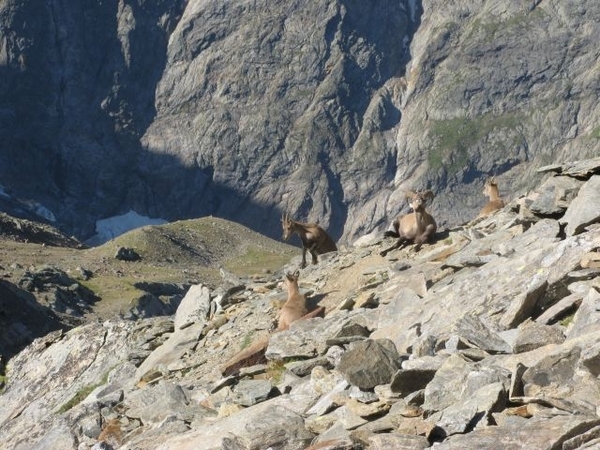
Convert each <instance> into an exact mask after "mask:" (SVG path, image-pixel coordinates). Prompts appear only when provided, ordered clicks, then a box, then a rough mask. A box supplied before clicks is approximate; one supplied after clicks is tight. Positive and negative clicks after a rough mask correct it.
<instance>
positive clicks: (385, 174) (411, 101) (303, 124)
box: [0, 0, 600, 242]
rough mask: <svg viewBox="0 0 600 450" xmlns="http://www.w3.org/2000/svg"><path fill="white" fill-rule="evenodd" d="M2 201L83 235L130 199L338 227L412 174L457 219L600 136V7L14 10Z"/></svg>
mask: <svg viewBox="0 0 600 450" xmlns="http://www.w3.org/2000/svg"><path fill="white" fill-rule="evenodd" d="M0 24H1V27H0V37H1V39H0V76H1V77H2V80H3V84H2V85H1V86H0V149H1V151H0V206H2V208H3V209H4V210H5V211H12V212H15V213H19V214H21V215H24V214H30V217H32V216H33V215H37V217H44V218H46V219H48V220H55V221H56V222H55V223H56V224H57V225H58V226H59V227H61V228H62V229H63V230H66V231H68V233H70V234H75V235H76V236H77V237H79V238H80V239H85V238H88V237H89V236H91V235H92V234H93V233H94V223H95V220H97V219H101V218H104V217H107V216H113V215H117V214H122V213H126V212H128V211H130V210H135V211H136V212H137V213H139V214H142V215H144V216H149V217H162V218H165V219H168V220H171V221H172V220H175V219H182V218H190V217H200V216H205V215H209V214H213V215H216V216H220V217H225V218H228V219H233V220H235V221H237V222H239V223H243V224H245V225H248V226H250V227H251V228H253V229H254V230H260V231H261V232H262V233H264V234H267V235H269V236H271V237H274V236H276V235H277V234H278V218H279V217H280V215H281V212H282V210H287V211H289V212H290V213H291V214H292V215H296V216H299V217H300V218H301V219H307V220H319V221H320V222H321V223H322V224H323V225H325V226H327V227H328V228H329V229H330V231H331V233H332V234H333V236H334V237H335V238H336V240H342V241H347V242H351V241H352V240H353V239H354V238H356V237H358V236H360V235H362V234H364V233H366V232H369V231H372V230H374V229H381V228H384V227H385V226H386V224H387V223H388V222H389V218H390V217H391V216H393V215H395V214H397V213H398V212H399V211H400V210H402V209H403V208H405V207H406V202H405V201H404V198H403V192H404V190H405V189H406V188H411V189H422V188H425V187H428V188H432V189H433V190H434V191H435V192H436V193H437V194H438V200H437V201H436V202H435V203H434V205H433V210H434V211H435V212H437V213H440V214H438V215H439V216H440V217H442V219H441V220H442V221H443V223H444V224H446V225H456V224H460V223H464V222H465V220H466V218H468V217H471V216H472V214H473V212H474V211H476V210H477V208H478V207H479V206H480V205H479V204H478V201H479V197H478V195H474V194H477V193H478V192H479V190H480V189H481V186H482V184H483V182H484V178H486V177H487V176H488V175H497V176H498V178H499V181H500V183H501V188H502V190H503V194H504V195H505V196H508V197H510V198H516V197H518V195H520V194H523V193H524V192H526V190H527V189H528V188H531V187H532V186H533V185H535V183H536V181H537V180H536V179H535V177H534V176H533V175H534V173H535V169H536V168H537V167H539V166H540V165H543V164H547V163H550V162H553V161H560V160H569V159H578V158H579V159H583V158H586V157H591V156H593V155H595V154H597V153H598V148H599V143H600V131H599V128H598V123H599V116H598V114H599V113H598V108H596V105H597V104H598V92H599V89H598V83H599V81H598V77H597V75H596V72H597V69H598V62H597V61H598V51H597V42H598V41H599V39H600V25H599V24H600V5H599V4H597V2H590V1H585V0H577V1H575V2H570V3H569V4H568V5H565V4H564V2H561V1H560V0H542V1H540V0H535V1H534V0H532V1H527V2H511V3H509V4H507V3H506V2H504V1H501V0H488V1H486V2H483V3H482V2H480V1H471V0H460V1H453V2H448V1H440V0H402V1H389V0H386V1H381V2H377V3H376V4H371V3H369V2H360V1H339V0H328V1H325V2H299V1H292V0H290V1H286V2H278V3H277V4H274V3H273V2H270V1H268V0H251V1H250V0H245V1H241V2H206V1H201V0H189V1H183V0H178V1H162V0H156V1H153V2H147V1H144V2H142V1H139V0H119V1H117V0H112V1H105V2H100V3H94V4H89V5H88V4H77V5H71V4H70V3H68V2H65V1H62V0H51V1H41V0H36V1H28V2H26V1H23V0H9V1H5V2H3V3H2V4H1V5H0Z"/></svg>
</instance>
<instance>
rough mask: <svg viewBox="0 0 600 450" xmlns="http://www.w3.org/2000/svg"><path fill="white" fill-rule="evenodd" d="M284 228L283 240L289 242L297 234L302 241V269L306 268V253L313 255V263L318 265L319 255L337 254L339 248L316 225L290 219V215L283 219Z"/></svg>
mask: <svg viewBox="0 0 600 450" xmlns="http://www.w3.org/2000/svg"><path fill="white" fill-rule="evenodd" d="M281 225H282V227H283V240H284V241H287V240H288V239H289V238H290V236H291V235H292V234H294V233H296V234H297V235H298V236H300V240H301V241H302V264H301V266H300V267H301V268H302V269H304V268H305V267H306V251H307V250H308V251H309V252H310V254H311V255H312V263H313V264H316V263H317V255H321V254H323V253H328V252H335V251H336V250H337V246H336V245H335V242H333V239H331V238H330V237H329V235H328V234H327V232H326V231H325V230H324V229H323V228H321V227H320V226H319V225H317V224H316V223H302V222H296V221H294V220H292V219H290V216H289V215H288V214H284V215H283V216H282V217H281Z"/></svg>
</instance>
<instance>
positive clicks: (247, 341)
mask: <svg viewBox="0 0 600 450" xmlns="http://www.w3.org/2000/svg"><path fill="white" fill-rule="evenodd" d="M253 338H254V330H252V331H249V332H248V333H246V335H245V336H244V339H242V344H241V345H240V350H243V349H245V348H246V347H248V346H249V345H250V344H252V339H253Z"/></svg>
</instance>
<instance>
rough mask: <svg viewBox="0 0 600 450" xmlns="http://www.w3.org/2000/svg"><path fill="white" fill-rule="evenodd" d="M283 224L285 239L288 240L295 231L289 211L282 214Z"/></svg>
mask: <svg viewBox="0 0 600 450" xmlns="http://www.w3.org/2000/svg"><path fill="white" fill-rule="evenodd" d="M281 226H282V228H283V240H284V241H287V240H288V239H289V238H290V236H291V235H292V234H293V233H294V221H293V220H292V219H290V216H289V214H288V213H284V214H283V215H282V216H281Z"/></svg>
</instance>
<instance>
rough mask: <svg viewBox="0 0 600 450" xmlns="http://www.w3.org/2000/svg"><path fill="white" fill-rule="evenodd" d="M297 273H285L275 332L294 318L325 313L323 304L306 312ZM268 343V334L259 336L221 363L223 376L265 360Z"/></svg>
mask: <svg viewBox="0 0 600 450" xmlns="http://www.w3.org/2000/svg"><path fill="white" fill-rule="evenodd" d="M299 275H300V271H299V270H296V272H294V273H293V274H291V273H287V274H286V275H285V283H286V285H287V291H288V298H287V301H286V302H285V303H284V304H283V306H282V307H281V310H280V312H279V318H278V320H277V322H278V326H277V329H276V330H275V332H276V333H277V332H280V331H285V330H287V329H289V328H290V324H291V323H292V322H295V321H296V320H299V319H312V318H314V317H323V316H324V314H325V308H324V307H323V306H319V307H317V308H315V309H314V310H313V311H311V312H309V313H307V307H306V297H305V296H304V295H303V294H301V293H300V289H299V288H298V276H299ZM268 345H269V336H262V337H260V338H259V339H257V340H255V341H254V342H253V343H252V344H251V345H249V346H248V347H246V348H244V349H243V350H241V351H240V352H238V353H237V354H236V355H235V356H234V357H233V358H231V359H230V360H229V361H227V362H226V363H225V364H223V365H222V366H221V373H223V375H225V376H229V375H233V374H235V373H237V372H239V370H240V368H242V367H248V366H251V365H254V364H264V363H265V362H266V358H265V352H266V350H267V347H268Z"/></svg>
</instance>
